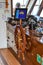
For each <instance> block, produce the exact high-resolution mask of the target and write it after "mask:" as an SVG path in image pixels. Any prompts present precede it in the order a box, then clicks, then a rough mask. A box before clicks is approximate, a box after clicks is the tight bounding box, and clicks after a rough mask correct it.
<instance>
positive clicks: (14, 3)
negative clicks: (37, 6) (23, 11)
mask: <svg viewBox="0 0 43 65" xmlns="http://www.w3.org/2000/svg"><path fill="white" fill-rule="evenodd" d="M28 1H29V0H13V8H15V5H16V3H17V2H19V3H20V4H21V5H25V6H26V5H27V3H28Z"/></svg>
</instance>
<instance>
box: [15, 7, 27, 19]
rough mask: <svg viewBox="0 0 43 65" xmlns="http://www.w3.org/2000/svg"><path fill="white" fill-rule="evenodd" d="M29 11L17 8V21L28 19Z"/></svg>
mask: <svg viewBox="0 0 43 65" xmlns="http://www.w3.org/2000/svg"><path fill="white" fill-rule="evenodd" d="M26 15H27V9H26V8H17V9H16V11H15V18H16V19H22V20H24V19H26Z"/></svg>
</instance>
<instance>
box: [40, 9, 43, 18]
mask: <svg viewBox="0 0 43 65" xmlns="http://www.w3.org/2000/svg"><path fill="white" fill-rule="evenodd" d="M40 17H43V9H42V11H41V14H40Z"/></svg>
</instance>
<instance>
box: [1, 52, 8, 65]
mask: <svg viewBox="0 0 43 65" xmlns="http://www.w3.org/2000/svg"><path fill="white" fill-rule="evenodd" d="M0 57H1V59H2V61H3V64H4V65H8V64H7V62H6V61H5V59H4V57H3V56H2V54H1V53H0Z"/></svg>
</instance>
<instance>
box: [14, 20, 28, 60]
mask: <svg viewBox="0 0 43 65" xmlns="http://www.w3.org/2000/svg"><path fill="white" fill-rule="evenodd" d="M15 43H16V47H17V50H18V57H21V56H22V59H23V60H25V51H26V50H27V49H29V46H28V43H27V40H26V34H25V30H24V29H23V27H22V25H21V20H20V26H16V29H15Z"/></svg>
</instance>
